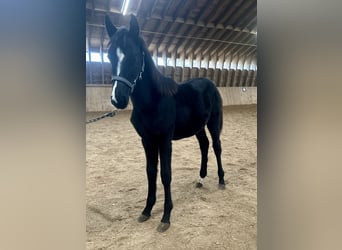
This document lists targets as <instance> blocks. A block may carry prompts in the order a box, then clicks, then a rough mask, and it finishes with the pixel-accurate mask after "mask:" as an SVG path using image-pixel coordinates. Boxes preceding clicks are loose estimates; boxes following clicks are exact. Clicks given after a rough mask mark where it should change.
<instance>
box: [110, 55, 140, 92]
mask: <svg viewBox="0 0 342 250" xmlns="http://www.w3.org/2000/svg"><path fill="white" fill-rule="evenodd" d="M144 69H145V53H144V51H143V52H142V66H141V71H140V72H139V74H138V75H137V77H136V78H135V79H134V81H133V83H131V82H130V81H128V80H127V79H126V78H124V77H121V76H112V84H114V82H115V81H120V82H122V83H124V84H125V85H126V86H127V87H129V88H130V89H131V93H133V91H134V87H135V85H136V84H137V80H138V79H139V80H141V79H142V73H144Z"/></svg>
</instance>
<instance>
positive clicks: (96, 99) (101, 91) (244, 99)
mask: <svg viewBox="0 0 342 250" xmlns="http://www.w3.org/2000/svg"><path fill="white" fill-rule="evenodd" d="M244 88H245V89H246V91H243V87H218V89H219V91H220V94H221V96H222V100H223V106H233V105H251V104H257V87H244ZM111 91H112V86H111V85H108V84H105V85H103V84H92V85H86V111H87V112H107V111H112V110H113V109H114V107H113V106H112V104H111V103H110V96H111ZM127 109H132V105H131V104H129V105H128V107H127Z"/></svg>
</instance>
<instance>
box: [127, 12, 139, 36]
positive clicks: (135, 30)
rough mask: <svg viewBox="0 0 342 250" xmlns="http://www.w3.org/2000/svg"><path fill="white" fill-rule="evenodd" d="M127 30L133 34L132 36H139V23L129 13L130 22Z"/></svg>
mask: <svg viewBox="0 0 342 250" xmlns="http://www.w3.org/2000/svg"><path fill="white" fill-rule="evenodd" d="M129 32H130V33H131V34H132V35H133V36H134V37H138V36H139V32H140V29H139V23H138V20H137V18H136V17H135V16H134V15H133V14H131V22H130V24H129Z"/></svg>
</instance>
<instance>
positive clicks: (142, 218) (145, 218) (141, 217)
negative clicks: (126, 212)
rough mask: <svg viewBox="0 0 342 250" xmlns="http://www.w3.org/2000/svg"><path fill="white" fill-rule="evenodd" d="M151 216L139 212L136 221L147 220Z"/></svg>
mask: <svg viewBox="0 0 342 250" xmlns="http://www.w3.org/2000/svg"><path fill="white" fill-rule="evenodd" d="M150 217H151V216H147V215H144V214H141V215H140V216H139V217H138V222H140V223H141V222H144V221H147V220H148V219H149V218H150Z"/></svg>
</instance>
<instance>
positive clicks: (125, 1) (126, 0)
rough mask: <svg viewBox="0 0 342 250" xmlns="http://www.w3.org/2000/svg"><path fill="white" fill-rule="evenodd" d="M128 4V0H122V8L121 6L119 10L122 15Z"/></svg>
mask: <svg viewBox="0 0 342 250" xmlns="http://www.w3.org/2000/svg"><path fill="white" fill-rule="evenodd" d="M128 6H129V0H124V2H123V4H122V8H121V12H122V14H123V15H126V14H127V10H128Z"/></svg>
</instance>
